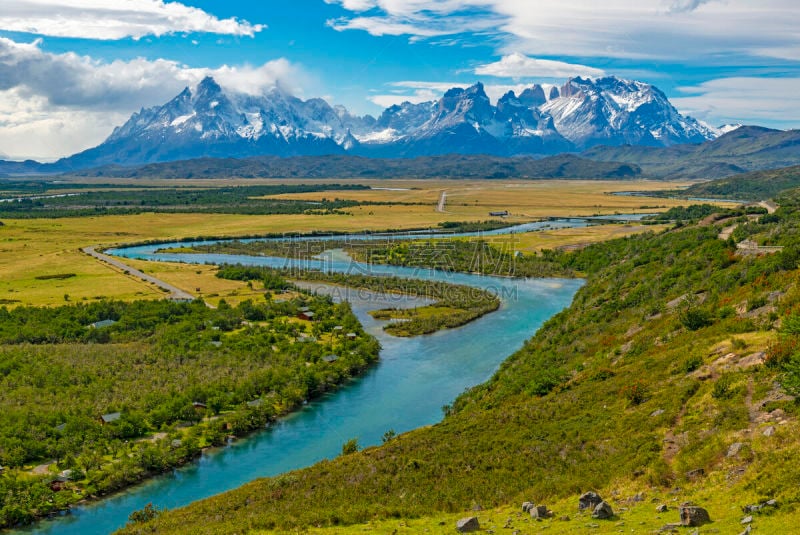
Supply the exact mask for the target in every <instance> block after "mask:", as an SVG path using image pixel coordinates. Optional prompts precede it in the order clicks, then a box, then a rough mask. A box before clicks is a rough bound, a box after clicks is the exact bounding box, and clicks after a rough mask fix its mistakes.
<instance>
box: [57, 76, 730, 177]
mask: <svg viewBox="0 0 800 535" xmlns="http://www.w3.org/2000/svg"><path fill="white" fill-rule="evenodd" d="M716 135H718V134H717V132H716V131H715V129H711V128H709V127H707V126H705V125H703V124H702V123H700V122H698V121H696V120H694V119H692V118H690V117H684V116H682V115H681V114H680V113H678V111H677V110H676V109H675V108H674V107H673V106H672V105H671V104H670V102H669V100H668V99H667V98H666V96H665V95H664V94H663V93H662V92H661V91H659V90H658V89H657V88H655V87H653V86H651V85H648V84H645V83H642V82H635V81H627V80H621V79H618V78H614V77H608V78H602V79H599V80H596V81H592V80H589V79H582V78H575V79H572V80H569V81H568V82H567V83H566V84H565V85H564V86H563V87H561V88H556V87H549V88H548V89H546V88H545V87H543V86H541V85H538V84H537V85H534V86H531V87H529V88H527V89H525V90H524V91H522V92H521V93H520V94H519V95H516V94H515V93H514V92H508V93H506V94H505V95H504V96H503V97H501V98H500V99H499V100H498V101H497V103H496V104H492V102H491V101H490V99H489V97H488V96H487V95H486V92H485V90H484V87H483V85H482V84H480V83H477V84H475V85H473V86H471V87H468V88H465V89H464V88H453V89H450V90H449V91H447V92H446V93H445V94H444V96H443V97H442V98H441V99H439V100H438V101H433V102H425V103H422V104H412V103H409V102H404V103H403V104H400V105H396V106H392V107H390V108H387V109H386V110H384V112H383V113H382V114H381V115H380V117H378V118H377V119H375V118H373V117H371V116H369V115H367V116H364V117H359V116H355V115H352V114H351V113H350V112H348V111H347V109H345V108H344V107H342V106H331V105H330V104H328V103H327V102H326V101H325V100H323V99H319V98H312V99H309V100H302V99H299V98H297V97H294V96H292V95H289V94H288V93H286V92H284V91H282V90H281V89H278V88H276V89H272V90H271V91H269V92H267V93H265V94H263V95H258V96H253V95H246V94H241V93H233V92H230V91H226V90H223V89H222V88H221V87H220V86H219V85H218V84H217V83H216V82H215V81H214V80H213V79H212V78H206V79H204V80H203V81H202V82H201V83H200V84H198V85H197V86H196V87H194V88H186V89H185V90H184V91H183V92H181V93H180V94H179V95H178V96H176V97H175V98H174V99H172V100H171V101H169V102H168V103H166V104H164V105H163V106H156V107H153V108H148V109H142V110H141V111H139V112H137V113H135V114H133V115H132V116H131V118H130V119H129V120H128V121H127V122H126V123H125V124H124V125H122V126H120V127H119V128H117V129H115V130H114V132H113V133H112V134H111V136H109V138H108V139H107V140H106V141H105V142H104V143H103V144H101V145H99V146H98V147H95V148H93V149H89V150H88V151H85V152H83V153H80V154H76V155H75V156H72V157H70V158H66V159H64V160H62V161H61V162H60V164H61V166H62V167H65V168H71V169H76V168H81V167H89V166H97V165H104V164H122V165H132V164H140V163H147V162H158V161H169V160H180V159H186V158H194V157H199V156H213V157H245V156H254V155H278V156H294V155H322V154H337V153H351V154H361V155H372V156H393V157H397V156H420V155H433V154H449V153H461V154H476V153H482V154H495V155H503V156H511V155H532V156H544V155H549V154H556V153H560V152H571V151H578V150H582V149H585V148H587V147H590V146H593V145H598V144H605V145H622V144H634V145H653V146H668V145H673V144H678V143H698V142H702V141H706V140H708V139H712V138H714V137H716Z"/></svg>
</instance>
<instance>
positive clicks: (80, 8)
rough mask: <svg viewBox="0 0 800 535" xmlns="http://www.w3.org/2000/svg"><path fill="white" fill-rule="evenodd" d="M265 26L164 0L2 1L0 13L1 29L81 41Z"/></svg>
mask: <svg viewBox="0 0 800 535" xmlns="http://www.w3.org/2000/svg"><path fill="white" fill-rule="evenodd" d="M265 27H266V26H264V25H262V24H251V23H249V22H247V21H241V20H238V19H236V18H229V19H219V18H217V17H215V16H213V15H210V14H208V13H206V12H205V11H203V10H202V9H198V8H196V7H189V6H186V5H184V4H182V3H180V2H164V1H163V0H126V1H124V2H121V1H118V0H116V1H109V0H3V7H2V10H0V29H2V30H8V31H14V32H24V33H33V34H38V35H47V36H53V37H78V38H84V39H123V38H125V37H132V38H134V39H139V38H141V37H143V36H145V35H155V36H160V35H164V34H170V33H176V32H179V33H194V32H198V33H214V34H222V35H246V36H250V37H252V36H253V35H255V34H256V33H257V32H260V31H262V30H263V29H264V28H265Z"/></svg>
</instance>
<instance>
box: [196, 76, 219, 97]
mask: <svg viewBox="0 0 800 535" xmlns="http://www.w3.org/2000/svg"><path fill="white" fill-rule="evenodd" d="M220 93H222V87H221V86H220V85H219V84H218V83H217V81H216V80H214V78H212V77H211V76H206V77H205V78H203V80H202V81H201V82H200V83H199V84H197V97H198V98H202V97H203V96H204V95H219V94H220Z"/></svg>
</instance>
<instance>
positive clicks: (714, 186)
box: [681, 165, 800, 200]
mask: <svg viewBox="0 0 800 535" xmlns="http://www.w3.org/2000/svg"><path fill="white" fill-rule="evenodd" d="M797 186H800V165H795V166H792V167H784V168H782V169H772V170H769V171H755V172H753V173H744V174H740V175H735V176H732V177H728V178H721V179H718V180H712V181H711V182H703V183H701V184H695V185H694V186H691V187H689V188H688V189H686V190H685V191H683V192H681V193H682V194H685V195H688V196H694V197H728V198H735V199H749V200H762V199H769V198H771V197H774V196H775V195H777V194H778V193H780V192H782V191H784V190H787V189H790V188H796V187H797Z"/></svg>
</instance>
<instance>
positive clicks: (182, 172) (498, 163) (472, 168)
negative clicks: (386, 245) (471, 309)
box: [74, 154, 641, 179]
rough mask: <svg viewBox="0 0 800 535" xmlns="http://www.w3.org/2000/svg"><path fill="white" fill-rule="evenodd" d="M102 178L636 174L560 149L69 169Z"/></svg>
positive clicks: (272, 158) (637, 171) (634, 168)
mask: <svg viewBox="0 0 800 535" xmlns="http://www.w3.org/2000/svg"><path fill="white" fill-rule="evenodd" d="M74 174H75V176H81V177H103V178H229V177H241V178H325V179H334V178H448V177H451V178H597V179H601V178H619V179H624V178H635V177H637V176H639V175H640V174H641V170H640V169H639V167H638V166H636V165H630V164H627V163H619V162H602V163H598V162H596V161H592V160H587V159H585V158H580V157H578V156H575V155H572V154H561V155H558V156H551V157H548V158H542V159H540V160H536V159H533V158H528V157H514V158H504V157H499V156H487V155H481V154H477V155H462V154H448V155H445V156H421V157H418V158H364V157H360V156H341V155H329V156H296V157H291V158H280V157H277V156H258V157H253V158H242V159H234V158H199V159H195V160H183V161H178V162H167V163H155V164H148V165H143V166H138V167H120V166H109V167H101V168H98V169H89V170H86V171H80V172H76V173H74Z"/></svg>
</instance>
